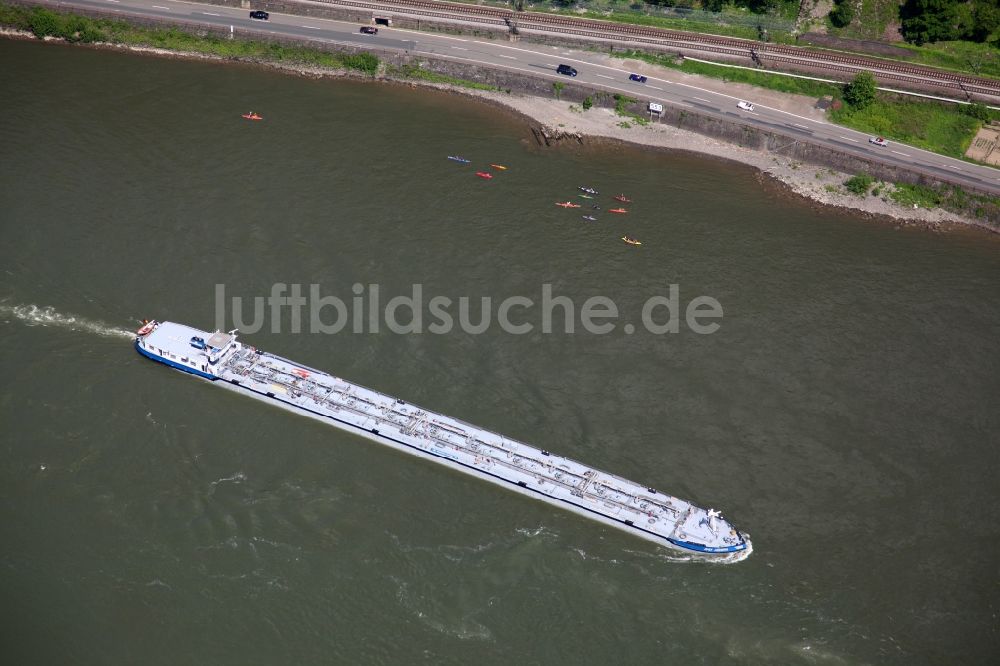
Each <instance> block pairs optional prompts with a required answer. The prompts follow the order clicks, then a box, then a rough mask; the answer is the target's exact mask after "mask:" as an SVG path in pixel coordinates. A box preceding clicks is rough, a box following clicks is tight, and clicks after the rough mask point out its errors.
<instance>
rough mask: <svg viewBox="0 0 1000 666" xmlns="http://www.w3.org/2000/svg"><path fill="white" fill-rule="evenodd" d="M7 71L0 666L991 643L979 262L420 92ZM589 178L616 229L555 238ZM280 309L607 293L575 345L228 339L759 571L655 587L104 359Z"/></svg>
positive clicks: (495, 339) (602, 656)
mask: <svg viewBox="0 0 1000 666" xmlns="http://www.w3.org/2000/svg"><path fill="white" fill-rule="evenodd" d="M0 61H2V62H3V63H4V67H2V68H0V91H2V94H0V108H2V110H3V118H4V122H3V123H2V124H0V156H2V159H0V216H2V217H0V219H2V225H3V226H2V228H3V238H4V243H3V244H2V246H0V257H2V267H3V271H2V274H0V321H2V324H0V359H2V364H3V365H2V367H3V368H4V381H3V384H2V393H0V424H2V425H0V432H2V433H3V464H2V465H0V500H2V501H0V537H2V544H3V546H2V548H0V564H2V566H0V594H2V597H3V599H4V602H5V603H4V604H3V611H2V626H3V627H4V630H3V633H4V638H3V641H2V644H3V652H4V653H5V655H6V658H5V659H4V661H5V662H7V663H18V664H28V663H41V664H54V663H74V664H80V663H94V664H110V663H145V664H179V663H234V664H235V663H238V664H274V663H386V664H402V663H407V664H408V663H434V664H468V663H483V664H509V663H544V664H580V663H585V664H590V663H602V664H607V663H627V664H665V663H677V664H688V663H706V664H720V663H731V664H759V663H776V664H796V663H803V664H815V663H820V664H841V663H846V664H887V663H898V664H923V663H968V664H972V663H986V662H988V661H989V659H990V656H991V655H992V656H995V655H996V652H997V649H998V647H1000V640H998V630H997V603H996V598H997V597H996V590H997V582H998V578H997V576H998V555H997V553H998V550H997V546H998V537H1000V527H998V525H1000V502H998V501H997V500H998V497H997V495H998V492H997V488H998V484H997V481H996V475H997V471H998V469H1000V450H998V447H997V444H998V443H1000V438H998V433H1000V410H998V409H997V401H998V397H1000V356H998V351H997V334H998V332H1000V244H998V242H997V241H996V239H994V238H991V237H988V236H986V235H984V234H982V233H978V232H969V233H966V232H950V233H935V232H931V231H926V230H920V229H902V230H900V229H896V228H895V227H893V226H892V225H886V224H880V223H872V222H865V221H861V220H859V219H855V218H853V217H852V216H851V215H850V214H844V213H834V212H817V211H816V210H814V209H812V208H811V207H809V206H806V205H804V204H802V203H800V202H797V201H791V200H789V199H788V198H787V197H784V196H782V195H779V194H776V193H774V192H772V191H769V190H765V189H762V188H761V187H760V185H758V183H757V182H756V181H755V179H754V178H753V175H752V173H751V172H750V171H749V170H747V169H744V168H742V167H738V166H733V165H727V164H723V163H720V162H717V161H709V160H702V159H698V158H695V157H690V156H676V155H669V154H665V153H651V152H642V151H635V150H630V149H624V148H609V147H596V146H595V147H579V148H576V147H562V148H558V149H543V148H539V147H537V146H536V145H535V144H534V142H533V141H532V140H531V138H530V133H529V132H528V131H527V128H526V126H525V124H524V123H523V122H522V121H519V120H517V119H515V118H512V117H508V116H506V115H504V114H498V113H497V112H496V111H494V110H492V109H489V108H487V107H484V106H482V105H480V104H477V103H473V102H468V101H465V100H463V99H461V98H458V97H455V96H451V95H445V94H438V93H430V92H424V91H416V90H411V89H408V88H398V87H390V86H381V85H366V84H359V83H345V82H333V81H314V80H307V79H299V78H294V77H288V76H283V75H278V74H276V73H271V72H266V71H259V70H255V69H252V68H248V67H242V66H224V65H218V64H207V63H192V62H180V61H172V60H162V59H154V58H148V57H141V56H132V55H123V54H118V53H110V52H99V51H92V50H84V49H74V48H69V47H58V46H45V45H39V44H30V43H12V42H3V43H0ZM250 110H253V111H256V112H258V113H259V114H261V115H262V116H264V118H265V120H264V121H263V122H256V123H255V122H248V121H244V120H242V119H241V118H240V117H239V116H240V114H241V113H245V112H247V111H250ZM451 154H462V155H465V156H467V157H468V158H470V159H472V160H473V162H472V164H470V165H461V164H457V163H455V162H451V161H448V160H446V159H445V157H446V156H447V155H451ZM491 162H494V163H502V164H504V165H506V166H508V167H509V168H508V169H507V170H506V171H502V172H500V171H494V173H496V177H495V178H494V179H492V180H490V181H485V180H482V179H479V178H476V177H475V176H474V175H473V174H474V171H476V170H478V169H483V168H485V169H487V170H489V167H488V164H489V163H491ZM578 185H592V186H594V187H596V188H598V189H599V190H601V191H602V194H601V195H600V196H599V197H597V199H594V200H585V199H581V198H578V197H577V190H576V188H577V186H578ZM614 192H627V193H628V194H629V196H631V197H632V198H633V199H634V203H632V204H629V206H628V207H629V208H630V212H629V213H628V215H624V216H615V215H611V214H607V212H606V210H602V211H595V215H596V216H597V217H598V221H597V222H587V221H584V220H582V219H581V214H583V213H585V212H586V211H587V207H588V206H590V205H593V203H594V202H595V201H596V202H597V203H598V205H602V206H603V208H605V209H606V208H609V207H612V206H613V205H614V204H615V202H614V201H612V200H611V199H610V198H609V197H608V196H606V195H607V193H614ZM565 200H571V201H575V202H578V203H580V204H581V205H583V206H584V208H581V209H579V210H565V209H562V208H558V207H555V206H553V203H554V202H555V201H565ZM624 234H631V235H633V236H635V237H637V238H639V239H640V240H642V241H643V245H642V246H641V247H631V246H628V245H626V244H625V243H623V242H621V240H620V236H622V235H624ZM276 283H286V284H301V285H304V288H305V289H308V285H311V284H317V285H319V287H320V288H321V289H322V293H323V294H324V295H327V294H331V295H338V296H339V297H340V298H341V299H342V300H344V301H345V302H347V303H349V304H350V303H351V299H352V297H353V295H354V294H353V292H352V286H353V285H355V284H357V285H360V286H359V289H362V290H363V291H364V292H365V297H366V298H367V297H368V296H370V293H371V291H372V290H371V287H370V285H378V289H379V291H380V294H381V298H382V302H383V303H384V302H385V301H386V300H388V299H389V298H391V297H392V296H394V295H401V294H410V293H411V290H412V285H414V284H419V285H421V288H422V290H423V296H424V299H425V300H426V299H429V298H431V297H432V296H435V295H437V296H446V297H449V298H451V299H454V300H455V301H457V299H459V298H460V297H462V296H468V297H471V298H472V299H474V301H475V302H476V303H479V299H480V298H482V297H489V298H492V299H494V301H495V302H498V301H500V300H502V299H505V298H509V297H513V296H524V297H526V298H530V299H533V300H535V301H538V302H540V299H541V293H542V289H543V285H546V284H548V285H551V290H552V292H553V293H554V294H556V295H559V296H566V297H567V298H568V299H569V300H570V301H571V303H572V304H573V306H574V307H576V308H577V309H579V308H580V307H581V304H582V303H583V302H584V301H585V300H586V299H588V298H590V297H593V296H605V297H607V298H608V299H610V300H611V301H613V302H614V303H615V304H616V306H617V308H618V309H619V312H620V318H619V319H618V320H617V326H615V328H614V330H613V331H611V332H610V333H606V334H597V333H591V332H587V331H586V330H583V328H582V326H581V324H580V321H579V312H577V313H576V314H577V318H576V326H575V328H576V330H575V332H574V333H568V332H566V331H565V330H564V329H565V324H564V322H562V321H561V320H559V321H557V324H558V325H557V326H556V327H555V329H556V330H555V331H554V332H552V333H544V332H542V330H541V327H540V326H538V325H536V326H534V329H533V330H532V331H530V332H528V333H526V334H521V335H515V334H512V333H509V332H505V331H504V330H502V329H501V327H500V326H498V325H496V324H495V323H494V325H492V326H490V327H488V328H487V330H486V331H485V332H483V333H481V334H475V333H471V332H468V331H466V330H463V329H462V328H461V327H455V328H454V329H453V330H452V331H451V332H448V333H434V332H431V331H429V330H426V323H427V322H425V330H424V331H423V332H422V333H420V334H396V333H393V332H392V331H390V330H388V329H387V327H386V326H385V325H382V326H380V328H379V331H378V332H374V331H373V330H372V329H371V327H363V331H362V332H360V333H353V332H351V331H352V327H350V326H348V327H345V328H344V329H343V330H341V331H340V332H339V333H337V334H328V333H321V332H309V324H310V323H311V322H310V321H309V320H308V319H307V321H306V324H304V325H303V327H302V329H303V330H302V332H298V333H296V332H294V330H293V328H294V327H293V323H292V321H291V318H290V315H289V310H288V309H286V310H285V311H284V312H282V313H279V314H280V316H279V321H277V322H276V323H277V324H278V325H277V326H273V327H272V326H271V322H270V321H269V319H268V321H267V325H265V326H263V327H262V328H261V330H260V331H259V332H256V333H254V334H253V335H246V336H245V340H246V341H248V342H250V343H251V344H254V345H256V346H258V347H261V348H263V349H266V350H268V351H272V352H275V353H278V354H281V355H284V356H287V357H290V358H293V359H295V360H297V361H300V362H302V363H305V364H307V365H311V366H313V367H318V368H322V369H325V370H328V371H331V372H333V373H335V374H337V375H339V376H342V377H345V378H348V379H351V380H353V381H356V382H359V383H362V384H366V385H369V386H372V387H373V388H378V389H381V390H384V391H386V392H389V393H392V394H396V395H399V396H401V397H404V398H406V399H408V400H411V401H413V402H416V403H417V404H421V405H424V406H426V407H429V408H433V409H437V410H439V411H442V412H444V413H447V414H450V415H453V416H456V417H459V418H463V419H465V420H467V421H470V422H473V423H476V424H479V425H483V426H486V427H490V428H493V429H496V430H498V431H500V432H503V433H505V434H507V435H510V436H512V437H516V438H518V439H522V440H524V441H527V442H530V443H533V444H535V445H537V446H541V447H544V448H547V449H549V450H552V451H554V452H557V453H559V454H562V455H567V456H570V457H573V458H576V459H578V460H581V461H585V462H587V463H589V464H591V465H595V466H597V467H600V468H603V469H606V470H609V471H613V472H615V473H618V474H621V475H622V476H625V477H628V478H633V479H636V480H638V481H642V482H645V483H648V484H650V485H655V486H656V487H658V488H661V489H663V490H665V491H667V492H670V493H673V494H676V495H678V496H680V497H683V498H686V499H690V500H692V501H695V502H698V503H700V504H703V505H706V506H713V507H716V508H718V509H720V510H721V511H722V512H723V514H724V515H725V516H726V517H727V518H729V519H730V520H732V521H733V522H734V523H735V524H737V525H738V526H739V527H740V528H741V529H743V530H746V531H748V532H749V533H750V534H751V536H752V539H753V542H754V546H755V552H754V553H753V555H752V556H751V557H750V558H749V559H747V560H746V561H744V562H742V563H738V564H729V565H720V564H714V565H713V564H704V563H696V562H686V561H680V560H679V559H678V558H677V557H675V556H674V555H673V554H672V553H671V552H668V551H665V550H662V549H659V548H657V547H656V546H655V545H652V544H648V543H646V542H643V541H640V540H637V539H634V538H633V537H630V536H629V535H626V534H624V533H619V532H617V531H615V530H611V529H608V528H605V527H604V526H602V525H600V524H597V523H593V522H591V521H588V520H585V519H583V518H580V517H578V516H575V515H572V514H569V513H565V512H562V511H560V510H558V509H556V508H554V507H549V506H547V505H544V504H541V503H539V502H533V501H530V500H528V499H526V498H523V497H520V496H517V495H514V494H511V493H508V492H506V491H504V490H502V489H500V488H497V487H494V486H492V485H489V484H484V483H482V482H479V481H477V480H475V479H471V478H466V477H464V476H462V475H459V474H456V473H452V472H450V471H448V470H445V469H442V468H439V467H437V466H435V465H433V464H430V463H425V462H422V461H418V460H416V459H411V458H409V457H407V456H403V455H400V454H397V453H395V452H393V451H391V450H389V449H385V448H382V447H379V446H378V445H376V444H374V443H371V442H368V441H366V440H361V439H358V438H356V437H353V436H350V435H347V434H345V433H342V432H340V431H338V430H336V429H333V428H329V427H325V426H323V425H322V424H318V423H316V422H314V421H310V420H308V419H303V418H299V417H297V416H295V415H293V414H289V413H287V412H281V411H279V410H274V409H270V408H267V407H265V406H262V405H261V404H260V403H256V402H254V401H252V400H249V399H246V398H242V397H240V396H238V395H235V394H232V393H230V392H227V391H220V390H218V389H217V388H215V387H213V386H211V385H209V384H208V383H204V382H200V381H198V380H195V379H193V378H190V377H187V376H184V375H181V374H180V373H175V372H170V371H168V370H167V369H166V368H163V367H161V366H157V365H154V364H152V363H150V362H148V361H146V360H144V359H142V358H140V357H139V356H138V355H136V354H135V352H134V351H133V350H132V349H131V347H130V337H129V331H132V330H134V329H135V327H136V326H137V322H138V320H139V319H141V318H143V317H154V316H155V317H157V318H160V319H169V320H173V321H180V322H185V323H189V324H191V325H194V326H199V327H203V328H209V327H212V326H213V325H214V323H215V319H216V311H217V309H218V308H219V307H220V305H219V303H217V289H220V287H217V286H216V285H222V287H221V289H224V290H225V295H226V298H227V299H229V298H230V297H232V296H239V297H243V298H244V301H245V304H246V305H245V307H244V310H245V311H244V312H243V314H244V315H246V319H248V320H249V319H250V318H251V317H250V315H251V314H252V313H251V308H249V302H250V299H251V298H252V297H254V296H267V295H269V294H270V293H271V290H272V285H274V284H276ZM670 285H677V289H678V291H679V294H678V300H679V303H680V310H681V311H683V308H684V307H685V306H686V305H687V304H688V303H689V302H690V301H691V300H692V299H694V298H695V297H697V296H707V297H711V298H713V299H715V300H716V301H717V302H718V303H719V304H720V306H721V307H722V308H723V311H724V316H723V317H722V318H721V319H716V320H709V321H715V322H717V323H719V324H720V326H719V328H718V330H716V331H715V332H714V333H711V334H699V333H696V332H694V331H693V330H692V329H691V328H690V327H689V326H688V325H687V324H686V323H685V322H684V321H683V317H681V320H682V321H681V323H680V326H679V330H678V331H677V332H676V333H669V332H668V333H663V334H658V333H654V332H652V331H650V330H648V328H647V327H644V326H642V325H641V323H640V317H639V313H640V312H641V310H642V307H643V303H644V302H646V300H647V299H649V298H651V297H656V296H666V295H668V294H669V289H670ZM228 302H229V304H230V305H227V306H226V308H225V309H224V310H223V314H225V315H226V316H227V317H229V318H231V315H232V314H233V313H232V312H231V310H232V307H231V301H228ZM476 307H477V308H478V306H476ZM475 309H476V308H474V310H475ZM494 309H495V305H494ZM538 310H539V306H538V305H537V303H536V305H535V306H534V308H521V309H516V308H515V309H514V310H513V311H512V312H513V313H514V314H513V315H512V317H511V318H512V319H515V320H517V321H520V322H521V323H530V322H533V321H534V319H533V317H534V316H535V315H536V314H537V312H538ZM331 312H332V310H331V309H327V310H326V311H325V312H324V318H325V319H324V320H325V321H329V320H330V319H331ZM557 312H562V311H561V310H557ZM265 314H267V316H268V318H269V317H270V311H269V312H267V313H265ZM681 314H683V312H681ZM656 318H657V319H658V320H659V321H660V322H662V321H663V320H665V318H666V310H665V309H662V308H661V309H660V310H658V311H657V314H656ZM401 319H405V317H401ZM557 319H558V318H557ZM540 321H541V320H540V319H539V322H540ZM626 322H628V323H631V324H633V325H634V326H635V327H636V328H635V332H634V333H632V334H629V333H627V332H625V330H624V329H625V328H626V326H625V325H624V324H625V323H626Z"/></svg>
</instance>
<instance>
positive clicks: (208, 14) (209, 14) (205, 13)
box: [199, 12, 222, 16]
mask: <svg viewBox="0 0 1000 666" xmlns="http://www.w3.org/2000/svg"><path fill="white" fill-rule="evenodd" d="M199 13H201V14H204V15H205V16H222V14H213V13H212V12H199Z"/></svg>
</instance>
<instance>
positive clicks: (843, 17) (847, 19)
mask: <svg viewBox="0 0 1000 666" xmlns="http://www.w3.org/2000/svg"><path fill="white" fill-rule="evenodd" d="M835 2H836V4H834V6H833V10H832V11H831V12H830V14H829V16H830V23H832V24H833V25H834V26H836V27H838V28H844V27H847V26H848V25H849V24H850V23H851V21H853V20H854V3H853V2H851V0H835Z"/></svg>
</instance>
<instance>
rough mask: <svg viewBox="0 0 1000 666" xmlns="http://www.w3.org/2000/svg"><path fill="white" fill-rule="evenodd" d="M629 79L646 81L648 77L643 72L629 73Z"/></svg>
mask: <svg viewBox="0 0 1000 666" xmlns="http://www.w3.org/2000/svg"><path fill="white" fill-rule="evenodd" d="M628 80H629V81H635V82H636V83H645V82H646V77H645V76H643V75H642V74H629V75H628Z"/></svg>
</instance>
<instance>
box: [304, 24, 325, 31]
mask: <svg viewBox="0 0 1000 666" xmlns="http://www.w3.org/2000/svg"><path fill="white" fill-rule="evenodd" d="M300 27H302V28H309V29H310V30H322V29H323V28H317V27H316V26H314V25H303V26H300Z"/></svg>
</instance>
